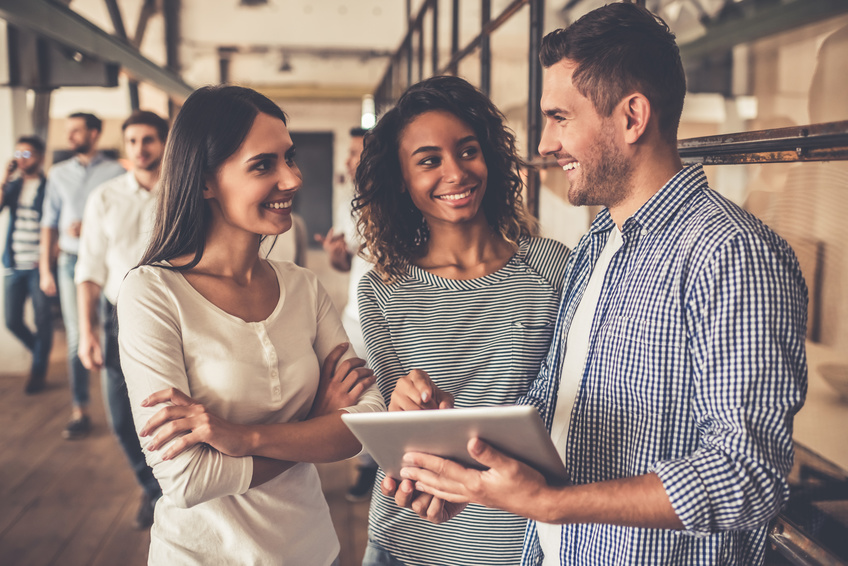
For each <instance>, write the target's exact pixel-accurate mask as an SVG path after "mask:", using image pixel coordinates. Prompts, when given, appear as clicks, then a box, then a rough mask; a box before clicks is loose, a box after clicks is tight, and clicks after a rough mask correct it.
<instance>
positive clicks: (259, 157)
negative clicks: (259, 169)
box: [245, 153, 277, 163]
mask: <svg viewBox="0 0 848 566" xmlns="http://www.w3.org/2000/svg"><path fill="white" fill-rule="evenodd" d="M276 158H277V154H276V153H260V154H257V155H254V156H253V157H251V158H249V159H248V160H247V161H245V163H250V162H251V161H261V160H263V159H276Z"/></svg>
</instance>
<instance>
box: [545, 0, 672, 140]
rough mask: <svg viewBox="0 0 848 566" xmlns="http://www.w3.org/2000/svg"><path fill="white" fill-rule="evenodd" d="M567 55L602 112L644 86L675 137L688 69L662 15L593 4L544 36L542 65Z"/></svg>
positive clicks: (663, 128)
mask: <svg viewBox="0 0 848 566" xmlns="http://www.w3.org/2000/svg"><path fill="white" fill-rule="evenodd" d="M562 59H568V60H570V61H573V62H574V63H575V64H576V65H577V68H576V69H575V71H574V74H573V75H572V79H571V80H572V82H573V83H574V86H575V88H577V90H578V91H579V92H580V94H582V95H583V96H585V97H586V98H588V99H589V100H591V101H592V104H593V105H594V106H595V110H597V111H598V113H599V114H601V115H602V116H609V115H610V114H612V111H613V109H614V108H615V106H616V105H617V104H618V103H619V102H621V100H622V98H624V97H625V96H627V95H629V94H632V93H634V92H640V93H642V94H644V95H645V96H646V97H647V99H648V100H649V101H650V103H651V109H652V110H653V111H654V112H655V113H656V114H657V116H658V121H659V129H660V132H661V133H662V134H663V136H664V137H666V138H667V139H669V140H670V141H675V140H676V138H677V127H678V125H679V124H680V114H681V113H682V111H683V98H684V97H685V96H686V75H685V74H684V72H683V64H682V63H681V61H680V50H679V49H678V47H677V43H675V40H674V34H673V33H671V31H670V30H669V28H668V25H667V24H666V23H665V22H664V21H663V20H662V19H661V18H659V17H658V16H655V15H653V14H651V12H649V11H648V10H646V9H644V8H642V7H640V6H637V5H636V4H630V3H623V2H616V3H613V4H608V5H606V6H603V7H601V8H598V9H597V10H593V11H591V12H589V13H588V14H586V15H585V16H583V17H582V18H580V19H579V20H577V21H576V22H574V23H573V24H571V25H570V26H568V27H567V28H565V29H558V30H555V31H552V32H551V33H549V34H548V35H546V36H545V37H544V39H542V46H541V50H540V52H539V60H540V61H541V63H542V66H543V67H545V68H548V67H550V66H552V65H554V64H556V63H558V62H559V61H561V60H562Z"/></svg>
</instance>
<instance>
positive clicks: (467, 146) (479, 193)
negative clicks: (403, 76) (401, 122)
mask: <svg viewBox="0 0 848 566" xmlns="http://www.w3.org/2000/svg"><path fill="white" fill-rule="evenodd" d="M398 158H399V160H400V168H401V174H402V176H403V182H404V186H405V190H407V191H408V192H409V196H410V197H411V198H412V202H413V203H414V204H415V206H416V207H417V208H418V210H420V211H421V213H422V214H423V215H424V218H425V220H426V221H427V224H428V225H429V226H430V229H433V227H434V225H437V224H439V223H449V224H455V223H462V222H472V221H480V220H481V219H482V221H483V222H485V214H484V213H483V210H482V207H481V204H482V202H483V197H484V195H485V193H486V180H487V176H488V169H487V167H486V162H485V160H484V159H483V151H482V149H481V148H480V142H479V141H478V140H477V136H476V135H475V134H474V130H472V129H471V128H470V127H469V126H468V125H467V124H466V123H465V122H463V121H462V120H460V119H459V118H457V117H456V116H454V115H453V114H451V113H450V112H446V111H441V110H436V111H430V112H425V113H424V114H421V115H419V116H417V117H416V118H415V119H414V120H412V121H411V122H410V123H409V124H407V126H406V127H405V128H404V129H403V131H402V132H401V136H400V143H399V148H398Z"/></svg>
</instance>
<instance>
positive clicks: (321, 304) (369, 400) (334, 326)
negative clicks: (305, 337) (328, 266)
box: [314, 281, 386, 413]
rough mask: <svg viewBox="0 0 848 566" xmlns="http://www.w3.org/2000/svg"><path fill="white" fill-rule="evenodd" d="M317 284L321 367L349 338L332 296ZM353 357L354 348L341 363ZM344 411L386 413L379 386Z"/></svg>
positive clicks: (345, 354) (316, 339)
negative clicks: (334, 350)
mask: <svg viewBox="0 0 848 566" xmlns="http://www.w3.org/2000/svg"><path fill="white" fill-rule="evenodd" d="M316 284H317V286H318V288H317V314H318V316H317V322H318V326H317V331H316V335H315V344H314V348H315V354H316V355H317V356H318V359H319V360H320V362H321V365H323V364H324V360H325V359H326V358H327V355H329V353H330V352H331V351H332V349H333V348H335V347H336V346H338V345H339V344H341V343H342V342H348V338H347V334H346V333H345V331H344V327H343V326H342V320H341V317H340V316H339V313H338V311H337V310H336V307H335V306H334V305H333V301H332V299H331V298H330V295H329V294H328V293H327V291H326V290H325V289H324V287H323V286H322V285H321V283H319V282H317V281H316ZM352 357H355V353H354V352H353V348H348V350H347V352H345V353H344V355H343V356H342V358H341V360H340V361H344V360H346V359H348V358H352ZM344 410H345V411H347V412H348V413H374V412H381V411H385V410H386V404H385V403H384V402H383V398H382V396H381V395H380V391H379V390H378V389H377V386H376V385H372V386H371V387H369V388H368V389H367V390H365V392H364V393H363V394H362V396H361V397H360V398H359V401H358V402H357V403H356V405H353V406H350V407H346V408H345V409H344Z"/></svg>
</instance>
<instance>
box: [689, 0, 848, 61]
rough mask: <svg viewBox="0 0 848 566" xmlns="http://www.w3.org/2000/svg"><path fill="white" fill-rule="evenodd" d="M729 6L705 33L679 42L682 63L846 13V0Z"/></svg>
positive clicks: (752, 0) (749, 0)
mask: <svg viewBox="0 0 848 566" xmlns="http://www.w3.org/2000/svg"><path fill="white" fill-rule="evenodd" d="M729 7H730V9H731V10H730V12H729V15H728V16H726V17H719V19H718V21H714V22H709V23H707V24H706V27H707V32H706V34H704V35H703V36H701V37H699V38H697V39H695V40H693V41H690V42H688V43H683V44H681V45H680V56H681V57H682V58H683V60H684V62H685V61H686V60H693V59H697V58H699V57H704V56H706V55H709V54H710V53H715V52H717V51H722V50H727V49H730V48H732V47H734V46H735V45H739V44H741V43H749V42H752V41H756V40H758V39H762V38H764V37H768V36H771V35H774V34H778V33H781V32H784V31H788V30H792V29H796V28H799V27H801V26H804V25H807V24H812V23H815V22H819V21H822V20H825V19H827V18H832V17H835V16H838V15H840V14H845V13H848V2H846V1H845V0H785V1H782V2H761V1H758V0H742V1H741V2H738V3H736V4H729Z"/></svg>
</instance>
